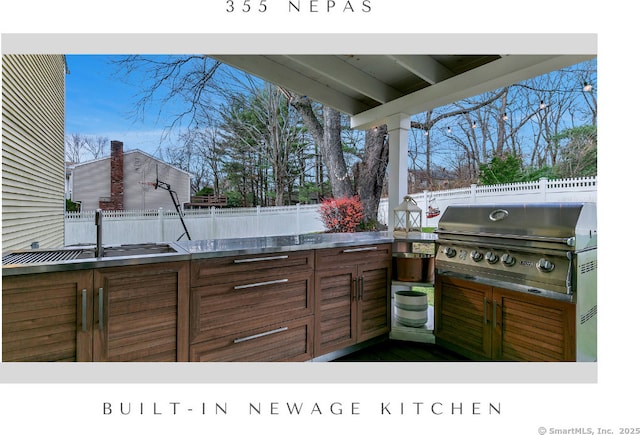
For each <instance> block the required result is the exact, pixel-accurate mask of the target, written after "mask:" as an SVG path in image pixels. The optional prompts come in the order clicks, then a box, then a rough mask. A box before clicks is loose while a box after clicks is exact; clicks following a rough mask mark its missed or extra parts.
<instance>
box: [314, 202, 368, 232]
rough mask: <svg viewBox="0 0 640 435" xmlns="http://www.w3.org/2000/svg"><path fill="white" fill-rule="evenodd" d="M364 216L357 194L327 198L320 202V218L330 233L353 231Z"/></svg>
mask: <svg viewBox="0 0 640 435" xmlns="http://www.w3.org/2000/svg"><path fill="white" fill-rule="evenodd" d="M363 217H364V207H363V206H362V202H360V199H359V198H358V197H357V196H354V197H351V198H329V199H325V200H324V201H322V203H321V204H320V219H322V222H323V223H324V226H325V228H326V229H327V231H328V232H330V233H354V232H355V231H356V229H357V228H358V225H360V222H362V219H363Z"/></svg>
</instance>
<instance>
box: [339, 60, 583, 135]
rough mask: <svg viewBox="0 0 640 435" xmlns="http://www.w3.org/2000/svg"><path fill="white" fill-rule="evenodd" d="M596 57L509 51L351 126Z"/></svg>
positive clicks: (380, 121) (411, 112) (433, 105)
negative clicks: (514, 53)
mask: <svg viewBox="0 0 640 435" xmlns="http://www.w3.org/2000/svg"><path fill="white" fill-rule="evenodd" d="M594 57H596V55H595V54H593V55H589V54H587V55H554V56H546V55H509V56H505V57H503V58H501V59H498V60H496V61H493V62H490V63H488V64H486V65H483V66H480V67H478V68H475V69H473V70H470V71H467V72H466V73H463V74H460V75H457V76H454V77H452V78H450V79H448V80H445V81H443V82H440V83H438V84H435V85H432V86H429V87H427V88H425V89H422V90H420V91H416V92H414V93H412V94H410V95H407V96H405V97H401V98H398V99H396V100H393V101H391V102H389V103H386V104H384V105H382V106H378V107H375V108H373V109H370V110H367V111H365V112H362V113H358V114H356V115H353V116H352V117H351V128H354V129H362V130H366V129H368V128H371V127H375V126H378V125H382V124H385V123H386V120H387V119H389V118H390V117H391V116H393V115H396V114H398V113H406V114H407V115H415V114H418V113H422V112H426V111H428V110H432V109H435V108H436V107H440V106H444V105H446V104H450V103H453V102H456V101H460V100H463V99H465V98H470V97H473V96H476V95H480V94H483V93H485V92H490V91H493V90H495V89H499V88H501V87H504V86H509V85H512V84H514V83H518V82H520V81H523V80H527V79H530V78H532V77H536V76H539V75H541V74H546V73H549V72H551V71H556V70H558V69H560V68H564V67H567V66H571V65H574V64H577V63H580V62H585V61H587V60H590V59H593V58H594Z"/></svg>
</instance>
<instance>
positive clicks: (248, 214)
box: [65, 204, 324, 246]
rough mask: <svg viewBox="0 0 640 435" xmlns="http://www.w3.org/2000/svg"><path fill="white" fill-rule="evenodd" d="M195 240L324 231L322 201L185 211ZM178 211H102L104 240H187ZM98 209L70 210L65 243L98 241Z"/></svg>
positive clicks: (186, 220)
mask: <svg viewBox="0 0 640 435" xmlns="http://www.w3.org/2000/svg"><path fill="white" fill-rule="evenodd" d="M183 220H184V223H185V225H186V227H187V231H188V232H189V236H190V237H191V240H206V239H228V238H235V237H257V236H283V235H292V234H306V233H314V232H319V231H324V226H323V224H322V221H321V220H320V218H319V214H318V205H316V204H314V205H294V206H289V207H255V208H253V207H252V208H228V209H219V208H218V209H217V208H211V209H207V210H186V211H185V215H184V217H183ZM184 233H185V230H184V228H183V226H182V223H181V221H180V216H179V215H178V213H177V212H176V211H175V210H163V209H159V210H126V211H107V210H105V211H103V215H102V242H103V243H104V244H105V245H115V244H122V243H150V242H154V243H157V242H173V241H176V240H187V236H186V235H185V234H184ZM95 243H96V226H95V211H83V212H68V213H67V215H66V220H65V245H66V246H70V245H79V244H95Z"/></svg>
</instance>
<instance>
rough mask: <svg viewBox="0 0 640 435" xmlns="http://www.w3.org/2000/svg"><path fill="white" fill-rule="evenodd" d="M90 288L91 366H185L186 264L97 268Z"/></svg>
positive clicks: (187, 266)
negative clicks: (95, 363) (125, 363)
mask: <svg viewBox="0 0 640 435" xmlns="http://www.w3.org/2000/svg"><path fill="white" fill-rule="evenodd" d="M93 288H94V291H93V322H92V326H93V327H92V329H91V330H88V331H87V334H91V335H92V336H93V361H130V362H133V361H154V362H172V361H187V359H188V332H189V331H188V328H189V319H188V316H189V262H186V261H176V262H167V263H153V264H146V265H135V266H122V267H110V268H103V269H95V270H94V277H93Z"/></svg>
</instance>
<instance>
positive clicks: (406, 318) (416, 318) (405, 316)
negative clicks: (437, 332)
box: [394, 290, 429, 328]
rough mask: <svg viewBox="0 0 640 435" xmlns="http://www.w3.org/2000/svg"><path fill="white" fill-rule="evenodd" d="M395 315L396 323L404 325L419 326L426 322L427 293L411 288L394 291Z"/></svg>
mask: <svg viewBox="0 0 640 435" xmlns="http://www.w3.org/2000/svg"><path fill="white" fill-rule="evenodd" d="M394 299H395V307H396V310H395V315H396V319H397V321H398V323H400V324H401V325H405V326H411V327H416V328H417V327H420V326H422V325H424V324H425V323H427V308H428V307H429V305H428V302H427V295H426V294H424V293H421V292H417V291H412V290H401V291H398V292H396V293H395V295H394Z"/></svg>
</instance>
